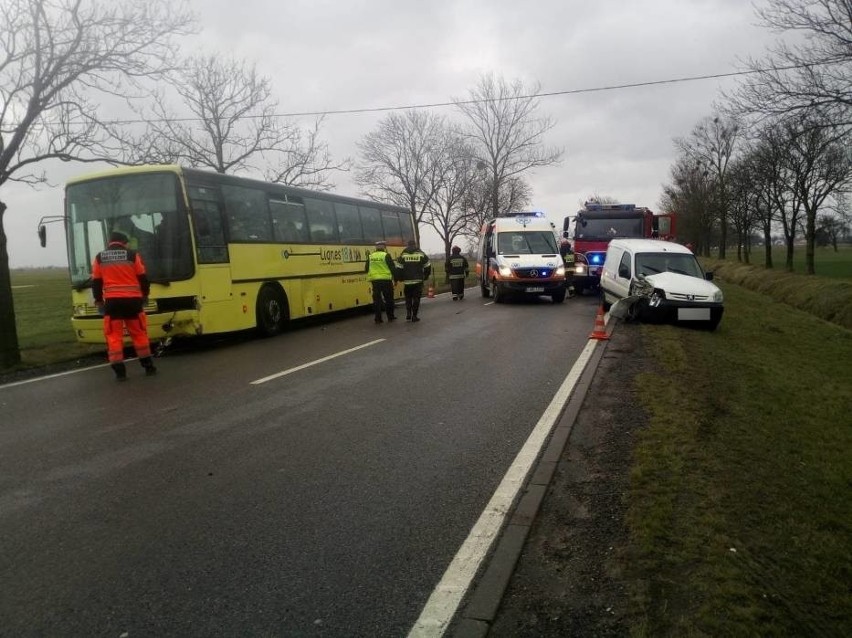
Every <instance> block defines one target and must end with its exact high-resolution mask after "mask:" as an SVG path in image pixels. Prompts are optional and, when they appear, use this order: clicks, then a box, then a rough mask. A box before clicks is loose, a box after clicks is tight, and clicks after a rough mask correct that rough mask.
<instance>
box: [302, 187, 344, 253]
mask: <svg viewBox="0 0 852 638" xmlns="http://www.w3.org/2000/svg"><path fill="white" fill-rule="evenodd" d="M305 212H306V213H307V215H308V228H310V230H311V241H312V242H315V243H329V244H336V243H338V242H339V241H340V239H339V235H338V234H337V218H336V217H335V215H334V204H333V203H332V202H329V201H326V200H322V199H313V198H311V197H306V198H305Z"/></svg>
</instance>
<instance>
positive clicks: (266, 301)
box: [256, 284, 289, 337]
mask: <svg viewBox="0 0 852 638" xmlns="http://www.w3.org/2000/svg"><path fill="white" fill-rule="evenodd" d="M256 313H257V330H258V332H259V333H260V334H261V335H263V336H264V337H274V336H275V335H277V334H280V333H281V332H283V331H284V325H285V324H286V323H287V319H288V317H289V311H288V308H287V300H286V299H285V297H284V291H283V290H281V288H280V286H278V285H277V284H265V285H264V286H263V287H262V288H261V289H260V292H258V293H257V307H256Z"/></svg>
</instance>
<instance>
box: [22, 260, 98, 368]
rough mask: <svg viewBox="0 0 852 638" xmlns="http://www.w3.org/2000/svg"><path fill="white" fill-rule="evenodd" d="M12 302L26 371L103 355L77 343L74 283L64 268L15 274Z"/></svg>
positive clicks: (89, 346) (91, 346)
mask: <svg viewBox="0 0 852 638" xmlns="http://www.w3.org/2000/svg"><path fill="white" fill-rule="evenodd" d="M11 275H12V299H13V300H14V303H15V327H16V329H17V332H18V344H19V347H20V349H21V359H22V365H23V367H33V366H42V365H48V364H51V363H57V362H61V361H70V360H74V359H77V358H80V357H83V356H87V355H91V354H93V353H97V352H102V351H103V350H104V348H103V346H93V345H88V344H80V343H77V341H76V339H75V337H74V331H73V330H72V329H71V283H70V281H69V279H68V272H67V271H66V270H65V269H64V268H49V269H42V270H13V271H12V273H11Z"/></svg>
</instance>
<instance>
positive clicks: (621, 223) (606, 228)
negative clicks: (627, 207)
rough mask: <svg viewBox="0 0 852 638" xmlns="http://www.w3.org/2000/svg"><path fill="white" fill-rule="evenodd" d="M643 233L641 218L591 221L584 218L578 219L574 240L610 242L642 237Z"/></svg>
mask: <svg viewBox="0 0 852 638" xmlns="http://www.w3.org/2000/svg"><path fill="white" fill-rule="evenodd" d="M643 233H644V228H643V220H642V218H641V217H629V218H620V219H599V218H598V219H595V218H592V219H590V218H588V217H585V216H584V217H578V218H577V222H576V226H575V228H574V239H584V240H587V241H591V240H609V239H615V238H616V237H642V236H643Z"/></svg>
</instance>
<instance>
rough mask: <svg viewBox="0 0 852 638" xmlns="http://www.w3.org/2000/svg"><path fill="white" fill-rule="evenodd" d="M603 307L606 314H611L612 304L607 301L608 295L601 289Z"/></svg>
mask: <svg viewBox="0 0 852 638" xmlns="http://www.w3.org/2000/svg"><path fill="white" fill-rule="evenodd" d="M601 307H602V308H603V309H604V312H609V309H610V308H612V304H611V303H609V302H608V301H607V300H606V293H605V292H604V291H603V288H601Z"/></svg>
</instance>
